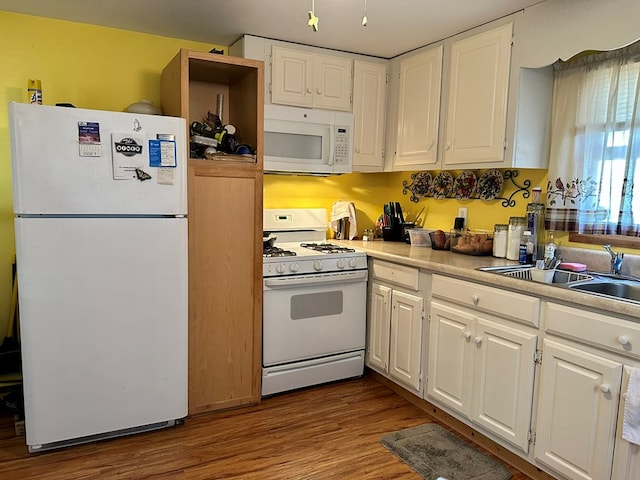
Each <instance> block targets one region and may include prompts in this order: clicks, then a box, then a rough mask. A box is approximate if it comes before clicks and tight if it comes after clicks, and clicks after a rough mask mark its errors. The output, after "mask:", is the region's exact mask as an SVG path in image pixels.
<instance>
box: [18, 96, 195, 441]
mask: <svg viewBox="0 0 640 480" xmlns="http://www.w3.org/2000/svg"><path fill="white" fill-rule="evenodd" d="M9 119H10V138H11V157H12V175H13V203H14V212H15V240H16V255H17V272H18V290H19V294H18V295H19V296H18V298H19V311H20V333H21V344H22V367H23V382H24V406H25V430H26V442H27V445H28V447H29V451H30V452H37V451H43V450H48V449H51V448H58V447H64V446H68V445H73V444H77V443H84V442H88V441H94V440H98V439H102V438H109V437H115V436H121V435H126V434H131V433H136V432H140V431H147V430H152V429H157V428H163V427H168V426H172V425H176V424H179V423H181V422H182V420H183V419H184V417H186V415H187V313H188V304H187V296H188V293H187V217H186V213H187V191H186V156H187V150H186V149H187V147H186V140H185V136H186V123H185V120H184V119H181V118H173V117H162V116H153V115H138V114H131V113H119V112H105V111H96V110H86V109H78V108H67V107H50V106H42V105H29V104H19V103H11V104H10V105H9Z"/></svg>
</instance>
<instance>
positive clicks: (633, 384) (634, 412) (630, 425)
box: [622, 367, 640, 445]
mask: <svg viewBox="0 0 640 480" xmlns="http://www.w3.org/2000/svg"><path fill="white" fill-rule="evenodd" d="M622 438H624V439H625V440H626V441H628V442H631V443H634V444H636V445H640V368H638V367H634V368H633V369H632V370H631V377H630V378H629V386H628V387H627V396H626V398H625V400H624V423H623V424H622Z"/></svg>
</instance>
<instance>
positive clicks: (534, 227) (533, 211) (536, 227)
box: [526, 187, 545, 258]
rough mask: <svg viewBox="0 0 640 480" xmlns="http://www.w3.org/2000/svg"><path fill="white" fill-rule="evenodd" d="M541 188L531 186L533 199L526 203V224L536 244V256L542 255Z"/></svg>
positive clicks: (542, 208) (542, 212)
mask: <svg viewBox="0 0 640 480" xmlns="http://www.w3.org/2000/svg"><path fill="white" fill-rule="evenodd" d="M541 193H542V188H540V187H534V188H533V201H532V202H531V203H528V204H527V214H526V215H527V226H526V229H527V230H529V231H530V232H531V237H532V238H533V242H534V243H535V244H536V258H542V257H543V256H544V246H545V241H544V210H545V207H544V204H543V203H541V202H540V195H541Z"/></svg>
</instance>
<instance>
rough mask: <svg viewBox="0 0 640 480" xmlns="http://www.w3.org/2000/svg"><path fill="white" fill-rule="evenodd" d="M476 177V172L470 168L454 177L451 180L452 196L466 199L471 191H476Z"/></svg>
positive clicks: (469, 196) (471, 193)
mask: <svg viewBox="0 0 640 480" xmlns="http://www.w3.org/2000/svg"><path fill="white" fill-rule="evenodd" d="M477 183H478V179H477V177H476V174H475V173H473V172H472V171H471V170H465V171H464V172H462V173H461V174H460V175H458V176H457V177H456V179H455V180H454V182H453V196H454V197H455V198H457V199H458V200H467V199H468V198H471V195H473V192H475V191H476V184H477Z"/></svg>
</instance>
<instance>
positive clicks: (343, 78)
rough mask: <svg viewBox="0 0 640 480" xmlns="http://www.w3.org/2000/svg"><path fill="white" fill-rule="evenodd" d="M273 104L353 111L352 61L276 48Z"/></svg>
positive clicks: (274, 51) (272, 91)
mask: <svg viewBox="0 0 640 480" xmlns="http://www.w3.org/2000/svg"><path fill="white" fill-rule="evenodd" d="M271 53H272V67H271V68H272V70H271V80H272V83H271V102H272V103H279V104H283V105H292V106H299V107H310V108H324V109H329V110H342V111H347V112H350V111H351V86H352V66H353V61H352V60H351V59H350V58H345V57H337V56H329V55H320V54H316V53H311V52H308V51H304V50H294V49H290V48H284V47H279V46H273V47H272V50H271Z"/></svg>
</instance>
